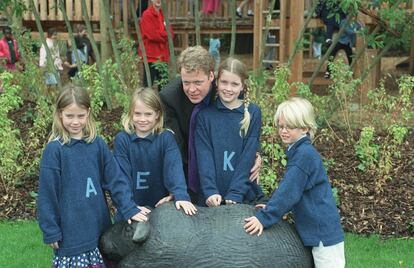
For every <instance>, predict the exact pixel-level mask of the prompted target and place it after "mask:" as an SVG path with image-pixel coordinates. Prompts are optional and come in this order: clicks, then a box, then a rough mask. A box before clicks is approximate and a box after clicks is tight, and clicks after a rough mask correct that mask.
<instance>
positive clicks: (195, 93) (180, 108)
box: [160, 46, 261, 201]
mask: <svg viewBox="0 0 414 268" xmlns="http://www.w3.org/2000/svg"><path fill="white" fill-rule="evenodd" d="M177 65H178V71H179V72H180V75H181V76H180V77H178V78H176V79H174V80H172V81H171V82H170V83H168V84H167V85H166V86H165V87H164V88H163V90H162V91H161V92H160V97H161V100H162V102H163V104H164V108H165V125H166V127H167V128H170V129H171V130H172V131H174V133H175V139H176V140H177V143H178V147H179V148H180V151H181V155H182V158H183V162H184V163H183V164H184V171H185V172H186V173H187V172H188V173H187V179H188V182H187V183H188V186H189V189H190V190H191V191H190V194H191V195H192V199H193V201H198V200H197V199H196V198H197V197H196V196H195V193H197V192H198V188H197V185H198V183H197V182H198V174H197V167H196V163H197V161H196V158H195V150H194V129H195V123H196V122H195V119H196V115H197V113H198V112H199V111H200V110H201V109H203V108H205V107H207V106H208V105H210V104H211V103H213V102H214V99H215V96H216V83H215V81H214V60H213V58H212V57H211V55H210V54H209V53H208V51H207V50H206V49H204V48H203V47H201V46H194V47H188V48H187V49H185V50H184V51H182V52H181V54H180V57H179V58H178V62H177ZM260 164H261V157H260V156H259V155H258V156H257V157H256V162H255V164H254V166H253V168H252V169H251V176H250V179H251V180H256V179H257V178H258V176H259V170H260ZM195 181H197V182H195Z"/></svg>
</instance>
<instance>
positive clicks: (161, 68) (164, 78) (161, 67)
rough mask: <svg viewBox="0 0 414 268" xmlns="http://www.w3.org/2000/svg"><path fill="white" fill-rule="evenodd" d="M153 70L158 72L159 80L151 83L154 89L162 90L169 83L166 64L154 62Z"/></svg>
mask: <svg viewBox="0 0 414 268" xmlns="http://www.w3.org/2000/svg"><path fill="white" fill-rule="evenodd" d="M153 65H154V68H155V69H156V70H157V71H158V73H159V74H160V76H161V79H159V80H155V81H152V82H153V83H154V85H155V86H156V87H158V88H159V89H162V88H163V87H164V86H165V85H167V84H168V82H169V81H170V79H169V77H168V64H167V63H166V62H162V61H156V62H154V63H153Z"/></svg>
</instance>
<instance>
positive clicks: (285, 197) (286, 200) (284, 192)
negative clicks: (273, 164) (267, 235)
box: [256, 166, 309, 228]
mask: <svg viewBox="0 0 414 268" xmlns="http://www.w3.org/2000/svg"><path fill="white" fill-rule="evenodd" d="M308 179H309V178H308V175H307V174H306V172H304V171H303V170H302V169H300V168H299V167H298V166H289V167H288V168H287V170H286V173H285V176H284V178H283V180H282V181H281V182H280V184H279V188H277V189H276V190H275V191H274V192H273V195H272V197H271V198H270V200H269V202H268V203H267V204H266V208H265V209H262V210H260V211H259V212H257V213H256V217H257V218H258V219H259V221H260V223H261V224H263V226H264V227H265V228H267V227H270V226H271V225H272V224H275V223H277V222H278V221H279V220H280V219H281V218H282V216H283V215H284V214H285V213H286V212H288V211H290V210H291V209H292V208H293V206H294V205H295V204H296V203H298V202H299V200H300V199H301V197H302V195H303V192H304V190H305V186H306V184H307V181H308Z"/></svg>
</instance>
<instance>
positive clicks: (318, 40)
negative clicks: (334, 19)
mask: <svg viewBox="0 0 414 268" xmlns="http://www.w3.org/2000/svg"><path fill="white" fill-rule="evenodd" d="M325 34H326V32H325V30H324V29H322V28H321V27H319V28H315V29H314V30H313V31H312V32H311V35H312V37H313V40H312V41H313V42H312V49H313V57H314V58H317V59H319V60H320V59H321V57H322V44H323V43H324V42H325Z"/></svg>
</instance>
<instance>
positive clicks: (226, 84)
mask: <svg viewBox="0 0 414 268" xmlns="http://www.w3.org/2000/svg"><path fill="white" fill-rule="evenodd" d="M247 79H248V74H247V68H246V66H245V64H244V63H242V62H241V61H239V60H238V59H235V58H228V59H226V60H225V61H224V62H223V63H222V64H221V65H220V68H219V71H218V77H217V92H218V98H217V99H216V100H215V102H214V104H213V105H210V106H209V107H207V108H205V109H203V110H202V111H200V112H199V113H198V116H197V124H196V130H195V148H196V153H197V166H198V174H199V178H200V189H201V194H202V197H203V201H204V203H205V204H206V205H207V206H209V207H216V206H220V204H221V203H222V202H225V203H226V204H236V203H244V202H247V203H251V202H255V201H257V200H258V199H259V198H261V197H262V196H263V193H262V190H261V188H260V186H259V185H257V184H256V183H254V182H252V181H250V180H249V175H250V167H252V166H253V164H254V161H255V158H256V152H257V151H258V150H259V146H260V128H261V111H260V108H259V107H258V106H257V105H255V104H253V103H251V102H250V99H249V88H248V87H247V85H246V81H247Z"/></svg>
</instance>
